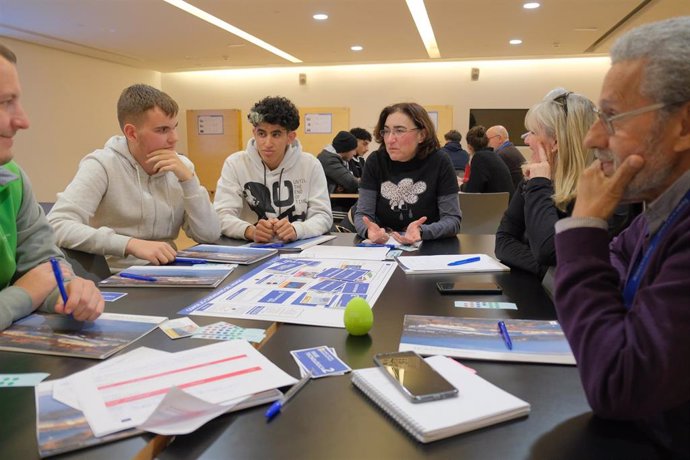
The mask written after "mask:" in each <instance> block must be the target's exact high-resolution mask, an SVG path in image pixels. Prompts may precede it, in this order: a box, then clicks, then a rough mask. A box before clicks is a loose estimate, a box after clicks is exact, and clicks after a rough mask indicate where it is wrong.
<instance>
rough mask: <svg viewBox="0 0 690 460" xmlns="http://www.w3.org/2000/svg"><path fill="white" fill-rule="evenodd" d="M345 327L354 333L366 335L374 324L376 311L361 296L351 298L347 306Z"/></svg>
mask: <svg viewBox="0 0 690 460" xmlns="http://www.w3.org/2000/svg"><path fill="white" fill-rule="evenodd" d="M343 319H344V321H345V329H346V330H347V332H349V333H350V334H352V335H365V334H366V333H367V332H369V330H370V329H371V326H373V325H374V313H373V312H372V311H371V307H370V306H369V304H368V303H367V301H366V300H364V299H363V298H361V297H355V298H353V299H351V300H350V301H349V302H348V303H347V306H346V307H345V315H344V318H343Z"/></svg>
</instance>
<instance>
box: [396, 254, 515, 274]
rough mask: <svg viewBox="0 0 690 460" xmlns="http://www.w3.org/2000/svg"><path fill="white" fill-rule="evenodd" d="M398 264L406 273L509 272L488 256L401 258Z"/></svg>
mask: <svg viewBox="0 0 690 460" xmlns="http://www.w3.org/2000/svg"><path fill="white" fill-rule="evenodd" d="M474 257H479V258H480V260H478V261H476V262H471V263H467V264H462V265H448V264H449V263H452V262H456V261H460V260H467V259H471V258H474ZM398 264H399V265H400V268H402V270H403V271H404V272H405V273H408V274H415V273H463V272H467V273H473V272H497V271H499V272H500V271H508V270H510V269H509V268H508V267H506V266H505V265H503V264H502V263H500V262H499V261H498V260H496V259H494V258H493V257H491V256H489V255H487V254H456V255H440V256H415V257H399V258H398Z"/></svg>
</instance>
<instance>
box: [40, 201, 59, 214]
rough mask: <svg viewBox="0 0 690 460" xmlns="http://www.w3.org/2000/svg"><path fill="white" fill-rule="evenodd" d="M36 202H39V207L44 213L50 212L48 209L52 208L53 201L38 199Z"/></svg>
mask: <svg viewBox="0 0 690 460" xmlns="http://www.w3.org/2000/svg"><path fill="white" fill-rule="evenodd" d="M38 204H40V205H41V207H42V208H43V212H44V213H46V214H48V213H49V212H50V210H51V209H53V205H54V204H55V203H52V202H49V201H39V203H38Z"/></svg>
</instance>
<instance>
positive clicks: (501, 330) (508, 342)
mask: <svg viewBox="0 0 690 460" xmlns="http://www.w3.org/2000/svg"><path fill="white" fill-rule="evenodd" d="M498 332H499V333H500V334H501V337H503V342H505V344H506V348H508V350H512V349H513V341H512V340H510V334H508V328H507V327H506V323H504V322H503V321H499V322H498Z"/></svg>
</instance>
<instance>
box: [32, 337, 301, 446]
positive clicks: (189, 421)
mask: <svg viewBox="0 0 690 460" xmlns="http://www.w3.org/2000/svg"><path fill="white" fill-rule="evenodd" d="M295 382H296V380H295V379H294V378H293V377H291V376H290V375H288V374H286V373H285V372H283V371H282V370H281V369H280V368H278V367H277V366H276V365H275V364H273V363H272V362H271V361H269V360H268V359H266V358H265V357H264V356H263V355H262V354H261V353H259V352H258V351H257V350H255V349H254V348H253V347H252V346H251V345H250V344H249V343H247V342H246V341H244V340H233V341H228V342H218V343H215V344H212V345H208V346H204V347H199V348H194V349H192V350H185V351H181V352H177V353H166V352H163V351H158V350H150V349H138V350H135V351H134V352H131V353H127V354H126V355H123V356H120V357H118V358H117V359H114V360H111V361H108V362H105V363H102V364H99V365H97V366H94V367H91V368H89V369H87V370H85V371H82V372H78V373H76V374H73V375H71V376H70V377H67V378H65V379H61V380H58V381H54V382H49V383H51V384H53V398H54V399H55V400H57V401H59V402H61V403H63V404H65V405H67V406H69V407H72V408H74V409H76V410H79V411H82V412H83V413H84V416H85V417H86V420H87V422H88V425H89V428H90V429H91V431H92V432H93V435H94V436H96V437H100V436H105V435H108V434H111V433H116V432H118V431H121V430H128V429H131V428H135V427H140V428H142V429H149V428H147V427H148V426H149V425H147V424H146V422H147V420H148V419H149V418H150V417H154V419H155V420H157V422H156V423H155V425H156V426H157V427H158V429H160V432H161V433H168V432H169V431H167V429H166V428H165V427H164V426H163V427H161V426H162V425H163V424H162V423H160V421H161V420H166V419H167V420H168V421H169V422H170V423H172V424H175V426H177V429H181V427H183V426H187V427H189V426H199V419H198V418H197V416H198V415H199V414H197V413H195V412H196V411H195V409H192V408H190V409H185V408H186V407H190V406H189V405H188V401H189V398H188V397H189V396H191V397H194V398H195V399H197V400H201V401H203V402H204V403H207V404H211V405H215V406H216V409H217V410H215V411H213V410H209V411H208V416H209V417H210V418H212V417H215V416H216V415H218V413H223V412H228V411H230V410H237V409H239V408H240V407H249V406H248V405H255V404H257V402H256V401H257V400H258V401H259V402H258V403H263V402H268V401H270V400H275V399H278V398H279V397H280V392H276V391H273V392H271V393H269V394H268V395H269V396H267V394H266V393H265V392H267V391H269V390H275V389H277V388H279V387H283V386H288V385H292V384H294V383H295ZM45 383H48V382H45ZM41 385H43V384H41ZM41 385H39V390H40V389H41ZM175 387H176V388H177V389H179V390H182V392H184V393H182V392H180V393H177V392H174V393H173V396H175V394H177V395H180V394H182V395H183V396H182V398H183V399H184V401H182V402H180V403H179V404H178V401H177V399H176V398H174V397H173V398H170V397H168V398H166V406H165V407H159V405H160V404H161V401H163V399H164V398H165V397H166V395H167V394H168V393H169V392H170V391H171V390H172V389H173V388H175ZM257 394H260V395H259V396H257V397H256V399H255V396H254V395H257ZM271 395H272V396H271ZM178 399H179V398H178ZM221 406H222V407H221ZM191 407H193V405H192V406H191ZM40 410H41V409H40V407H39V419H40V418H41V417H40ZM160 411H167V412H168V413H175V415H174V416H171V415H166V416H165V417H163V418H161V417H159V416H158V417H157V416H156V415H154V413H156V412H160ZM180 411H181V412H180ZM218 411H220V412H218ZM205 413H206V412H205ZM206 420H208V419H206ZM201 423H204V422H201ZM156 432H159V431H156ZM179 432H180V433H182V432H184V430H182V431H179ZM39 438H40V436H39Z"/></svg>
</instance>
